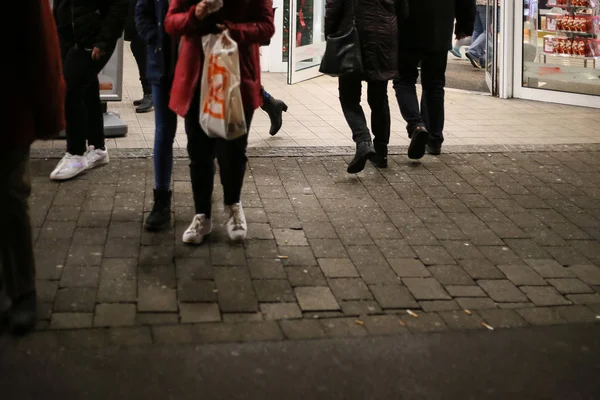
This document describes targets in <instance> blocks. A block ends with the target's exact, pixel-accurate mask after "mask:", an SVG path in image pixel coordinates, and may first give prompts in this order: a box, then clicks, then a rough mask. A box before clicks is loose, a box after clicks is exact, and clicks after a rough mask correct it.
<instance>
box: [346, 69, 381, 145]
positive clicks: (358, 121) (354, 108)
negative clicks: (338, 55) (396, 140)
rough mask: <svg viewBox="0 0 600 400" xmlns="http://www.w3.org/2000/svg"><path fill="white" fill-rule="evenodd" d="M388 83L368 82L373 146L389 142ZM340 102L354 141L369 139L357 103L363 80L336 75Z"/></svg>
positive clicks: (361, 112) (369, 136)
mask: <svg viewBox="0 0 600 400" xmlns="http://www.w3.org/2000/svg"><path fill="white" fill-rule="evenodd" d="M387 88H388V82H387V81H381V82H368V83H367V102H368V103H369V107H370V108H371V129H372V130H373V135H374V136H375V140H374V141H373V142H374V144H375V146H376V147H377V146H387V145H388V143H389V142H390V126H391V119H390V106H389V102H388V95H387ZM339 93H340V103H341V105H342V111H343V112H344V117H345V118H346V122H348V125H349V126H350V129H351V130H352V140H354V142H356V143H359V142H364V141H365V140H371V134H370V133H369V128H368V127H367V119H366V117H365V113H364V111H363V109H362V107H361V105H360V100H361V96H362V81H361V79H360V78H358V77H340V78H339Z"/></svg>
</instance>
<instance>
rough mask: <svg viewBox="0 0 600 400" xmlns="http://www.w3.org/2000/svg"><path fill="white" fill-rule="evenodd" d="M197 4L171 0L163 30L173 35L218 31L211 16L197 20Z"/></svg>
mask: <svg viewBox="0 0 600 400" xmlns="http://www.w3.org/2000/svg"><path fill="white" fill-rule="evenodd" d="M196 7H197V5H195V4H194V5H191V6H190V5H189V2H188V1H187V0H171V4H169V12H168V13H167V17H166V18H165V30H166V31H167V33H168V34H169V35H171V36H174V37H181V36H184V35H186V36H204V35H207V34H209V33H217V32H219V31H220V30H219V28H217V23H216V21H215V20H214V18H213V16H211V15H209V16H206V17H205V18H203V19H202V20H199V19H198V18H197V17H196Z"/></svg>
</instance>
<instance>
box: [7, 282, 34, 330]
mask: <svg viewBox="0 0 600 400" xmlns="http://www.w3.org/2000/svg"><path fill="white" fill-rule="evenodd" d="M36 302H37V296H36V293H35V292H31V293H29V294H26V295H24V296H21V297H19V298H16V299H13V300H12V309H11V310H10V331H11V332H12V334H13V335H19V336H20V335H24V334H26V333H28V332H30V331H32V330H33V329H34V328H35V323H36V321H37V303H36Z"/></svg>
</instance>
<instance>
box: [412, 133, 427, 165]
mask: <svg viewBox="0 0 600 400" xmlns="http://www.w3.org/2000/svg"><path fill="white" fill-rule="evenodd" d="M428 141H429V132H427V129H425V127H424V126H417V127H416V128H415V129H413V131H412V133H411V134H410V145H409V146H408V158H410V159H412V160H418V159H420V158H422V157H423V156H424V155H425V146H427V142H428Z"/></svg>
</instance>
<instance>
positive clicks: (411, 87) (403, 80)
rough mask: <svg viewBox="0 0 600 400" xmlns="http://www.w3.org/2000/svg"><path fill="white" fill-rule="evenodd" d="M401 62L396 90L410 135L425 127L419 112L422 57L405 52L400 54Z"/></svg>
mask: <svg viewBox="0 0 600 400" xmlns="http://www.w3.org/2000/svg"><path fill="white" fill-rule="evenodd" d="M399 60H400V61H399V63H398V77H397V78H396V79H394V90H395V92H396V99H397V100H398V106H400V112H401V113H402V118H404V120H405V121H406V123H407V125H406V130H407V131H408V133H409V134H410V133H411V132H412V131H414V130H415V128H416V127H418V126H425V123H424V121H423V118H422V117H421V112H420V110H419V99H418V97H417V86H416V85H417V78H418V77H419V69H418V65H419V62H420V56H419V55H417V54H411V53H406V52H404V53H402V54H400V57H399Z"/></svg>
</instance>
